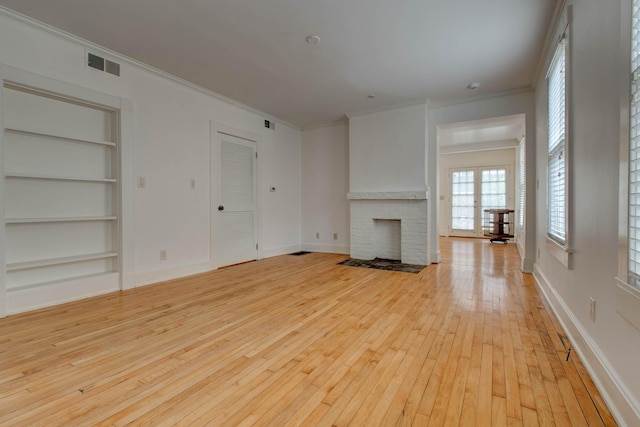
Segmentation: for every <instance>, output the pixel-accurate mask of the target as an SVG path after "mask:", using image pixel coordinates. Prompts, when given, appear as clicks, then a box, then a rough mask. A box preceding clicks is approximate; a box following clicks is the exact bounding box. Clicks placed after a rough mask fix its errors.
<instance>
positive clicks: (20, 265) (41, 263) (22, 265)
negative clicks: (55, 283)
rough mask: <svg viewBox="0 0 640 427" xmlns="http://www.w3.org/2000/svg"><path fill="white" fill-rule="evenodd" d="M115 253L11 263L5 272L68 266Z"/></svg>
mask: <svg viewBox="0 0 640 427" xmlns="http://www.w3.org/2000/svg"><path fill="white" fill-rule="evenodd" d="M117 256H118V253H117V252H103V253H98V254H86V255H76V256H68V257H61V258H48V259H37V260H33V261H22V262H12V263H8V264H7V271H14V270H27V269H29V268H36V267H47V266H51V265H60V264H70V263H73V262H80V261H91V260H95V259H104V258H114V257H117Z"/></svg>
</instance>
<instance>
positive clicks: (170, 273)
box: [134, 261, 216, 288]
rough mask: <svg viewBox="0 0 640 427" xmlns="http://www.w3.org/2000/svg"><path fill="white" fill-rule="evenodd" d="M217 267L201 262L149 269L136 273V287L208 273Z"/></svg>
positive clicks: (208, 262) (207, 262)
mask: <svg viewBox="0 0 640 427" xmlns="http://www.w3.org/2000/svg"><path fill="white" fill-rule="evenodd" d="M215 269H216V267H215V266H214V265H213V264H212V263H211V262H210V261H206V262H199V263H197V264H189V265H183V266H180V267H171V268H166V269H163V270H155V271H149V272H146V273H137V274H135V278H134V283H135V287H136V288H138V287H141V286H147V285H152V284H154V283H158V282H166V281H167V280H173V279H179V278H181V277H186V276H192V275H194V274H200V273H206V272H207V271H211V270H215Z"/></svg>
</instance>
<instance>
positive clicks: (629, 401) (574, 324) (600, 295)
mask: <svg viewBox="0 0 640 427" xmlns="http://www.w3.org/2000/svg"><path fill="white" fill-rule="evenodd" d="M568 3H569V4H571V5H573V23H572V24H571V27H570V39H569V43H570V46H571V47H570V52H571V53H570V60H569V61H568V64H570V65H571V67H572V68H571V69H569V70H568V73H567V79H568V86H569V87H571V88H572V93H573V94H572V95H569V97H568V99H567V108H568V111H569V115H570V117H571V119H572V122H571V123H570V124H569V131H570V132H571V134H572V136H571V135H570V136H569V138H570V139H569V151H568V153H569V162H570V167H571V168H572V170H571V172H570V174H569V175H568V176H569V179H570V180H571V190H570V191H571V200H572V202H571V203H570V204H569V207H570V209H571V215H570V219H569V221H570V225H569V233H570V247H571V248H572V249H573V254H571V255H570V257H571V264H572V267H571V268H569V269H568V268H565V267H564V266H563V265H562V264H560V262H559V261H558V260H556V258H554V257H553V256H552V255H551V253H550V252H549V251H548V250H547V242H546V228H547V222H546V209H545V206H546V197H547V192H546V183H547V179H546V167H547V150H546V144H547V125H548V123H547V93H546V82H545V80H544V74H545V71H546V68H547V66H548V63H549V61H550V59H551V55H552V53H553V48H552V49H549V51H548V52H547V54H546V55H545V57H544V64H543V69H542V70H541V75H540V77H539V79H538V82H537V87H538V90H537V93H536V116H537V135H538V146H537V177H538V179H539V180H540V188H539V190H538V191H537V192H536V194H537V195H536V198H537V211H536V217H537V230H538V231H537V236H536V240H537V246H538V248H539V249H540V257H539V259H537V260H536V265H535V276H536V280H537V281H538V282H539V284H540V285H541V287H542V288H543V289H544V291H545V293H546V295H547V297H548V299H549V300H550V301H551V302H552V305H553V308H554V310H555V311H556V313H557V314H558V316H559V318H560V319H561V321H562V322H563V324H564V326H565V329H566V331H567V332H568V333H569V334H570V339H571V343H572V346H573V347H574V348H576V349H577V350H578V351H579V354H580V356H581V359H582V360H583V361H584V362H585V363H586V365H587V366H588V367H589V369H590V372H591V374H592V377H593V378H594V381H595V382H596V384H597V385H598V386H599V388H600V391H601V392H602V394H603V395H604V396H605V398H606V399H607V403H608V404H609V406H610V407H611V409H612V410H613V412H614V413H615V414H616V415H617V417H618V421H619V422H621V423H626V424H627V425H640V404H639V403H638V401H639V400H640V369H639V365H638V355H639V354H640V330H638V329H637V328H636V327H634V326H633V325H632V324H631V323H629V322H628V321H626V320H625V319H624V318H623V317H622V316H621V315H620V314H619V313H617V311H616V286H615V279H614V278H615V276H616V275H617V268H618V264H617V263H618V259H617V254H618V237H617V236H618V220H617V219H618V198H619V197H620V194H619V188H618V175H619V174H618V167H619V155H620V152H619V145H620V142H619V138H620V90H619V82H620V77H619V76H620V75H621V73H622V70H621V69H620V67H621V65H620V64H621V61H620V59H619V56H618V55H620V48H619V46H620V43H621V41H620V40H621V23H620V20H621V9H620V4H621V2H620V1H619V0H610V1H606V2H603V1H600V0H580V1H569V2H568ZM627 6H628V5H627ZM630 14H631V11H630V8H629V9H626V10H623V11H622V15H623V16H629V15H630ZM625 74H626V73H625ZM590 297H593V298H595V300H596V317H595V321H592V320H590V319H589V298H590Z"/></svg>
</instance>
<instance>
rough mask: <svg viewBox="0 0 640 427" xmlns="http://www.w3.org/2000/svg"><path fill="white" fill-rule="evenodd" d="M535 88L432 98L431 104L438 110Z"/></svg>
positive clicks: (517, 93)
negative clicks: (460, 96)
mask: <svg viewBox="0 0 640 427" xmlns="http://www.w3.org/2000/svg"><path fill="white" fill-rule="evenodd" d="M534 91H535V90H534V88H533V87H532V86H525V87H521V88H517V89H511V90H505V91H502V92H493V93H488V94H485V95H476V96H466V97H464V98H457V99H453V98H449V99H447V98H441V99H431V102H430V106H431V108H432V109H434V110H436V109H438V108H444V107H451V106H453V105H459V104H469V103H471V102H478V101H486V100H488V99H493V98H502V97H503V96H510V95H519V94H521V93H533V92H534Z"/></svg>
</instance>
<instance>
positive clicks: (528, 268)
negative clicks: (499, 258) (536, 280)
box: [520, 257, 535, 273]
mask: <svg viewBox="0 0 640 427" xmlns="http://www.w3.org/2000/svg"><path fill="white" fill-rule="evenodd" d="M520 261H521V264H520V269H521V270H522V272H523V273H533V266H534V263H535V260H534V259H533V258H527V257H524V258H521V259H520Z"/></svg>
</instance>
